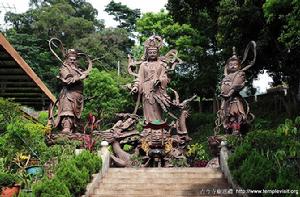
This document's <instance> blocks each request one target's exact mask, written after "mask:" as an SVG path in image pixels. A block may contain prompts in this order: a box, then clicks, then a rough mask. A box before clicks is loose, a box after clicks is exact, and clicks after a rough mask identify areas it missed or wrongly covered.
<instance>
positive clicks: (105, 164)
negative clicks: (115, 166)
mask: <svg viewBox="0 0 300 197" xmlns="http://www.w3.org/2000/svg"><path fill="white" fill-rule="evenodd" d="M108 145H109V144H108V142H106V141H102V142H101V149H100V150H99V151H98V156H99V157H100V158H101V159H102V166H101V169H100V171H99V173H98V174H95V175H94V176H93V180H92V182H91V183H89V184H88V185H87V188H86V192H85V194H84V196H85V197H89V196H91V195H92V194H93V191H94V189H95V188H96V187H97V186H98V185H97V184H98V183H100V180H101V179H102V178H103V177H104V176H105V175H106V174H107V172H108V170H109V164H110V153H109V150H108Z"/></svg>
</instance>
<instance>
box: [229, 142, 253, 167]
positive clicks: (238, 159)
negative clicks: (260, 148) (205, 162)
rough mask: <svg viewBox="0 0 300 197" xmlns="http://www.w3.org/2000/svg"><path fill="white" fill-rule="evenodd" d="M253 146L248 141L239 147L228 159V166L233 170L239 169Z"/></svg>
mask: <svg viewBox="0 0 300 197" xmlns="http://www.w3.org/2000/svg"><path fill="white" fill-rule="evenodd" d="M251 150H252V147H251V146H250V144H248V143H244V144H242V145H241V146H239V147H237V148H236V150H235V152H234V154H233V155H231V156H230V157H229V159H228V166H229V169H230V170H231V171H234V170H235V169H238V168H239V167H240V166H241V165H242V163H243V162H244V160H245V159H246V158H247V157H248V156H249V153H250V152H251Z"/></svg>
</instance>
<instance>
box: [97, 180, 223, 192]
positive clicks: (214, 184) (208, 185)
mask: <svg viewBox="0 0 300 197" xmlns="http://www.w3.org/2000/svg"><path fill="white" fill-rule="evenodd" d="M170 188H172V189H173V190H190V189H191V188H197V189H226V188H228V184H227V183H226V182H225V181H224V180H217V181H216V180H215V181H212V180H211V182H203V183H197V184H191V183H185V184H179V183H175V184H160V183H154V184H153V185H151V184H150V183H145V184H144V185H143V184H134V183H132V184H128V183H125V184H120V185H117V188H116V184H101V185H100V186H99V187H97V188H96V189H95V191H100V190H102V191H104V190H106V191H110V190H144V191H152V190H160V191H164V190H169V189H170Z"/></svg>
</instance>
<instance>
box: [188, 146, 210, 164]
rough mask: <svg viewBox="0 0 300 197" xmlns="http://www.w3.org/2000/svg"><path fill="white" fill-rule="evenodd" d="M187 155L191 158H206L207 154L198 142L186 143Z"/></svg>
mask: <svg viewBox="0 0 300 197" xmlns="http://www.w3.org/2000/svg"><path fill="white" fill-rule="evenodd" d="M187 156H188V157H190V158H192V159H193V160H208V154H207V152H206V150H205V149H204V146H203V145H202V144H200V143H196V144H192V145H188V151H187Z"/></svg>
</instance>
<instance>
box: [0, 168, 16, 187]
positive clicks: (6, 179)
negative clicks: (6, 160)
mask: <svg viewBox="0 0 300 197" xmlns="http://www.w3.org/2000/svg"><path fill="white" fill-rule="evenodd" d="M15 182H16V176H14V175H13V174H10V173H5V172H0V188H2V187H11V186H13V185H14V184H15Z"/></svg>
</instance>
